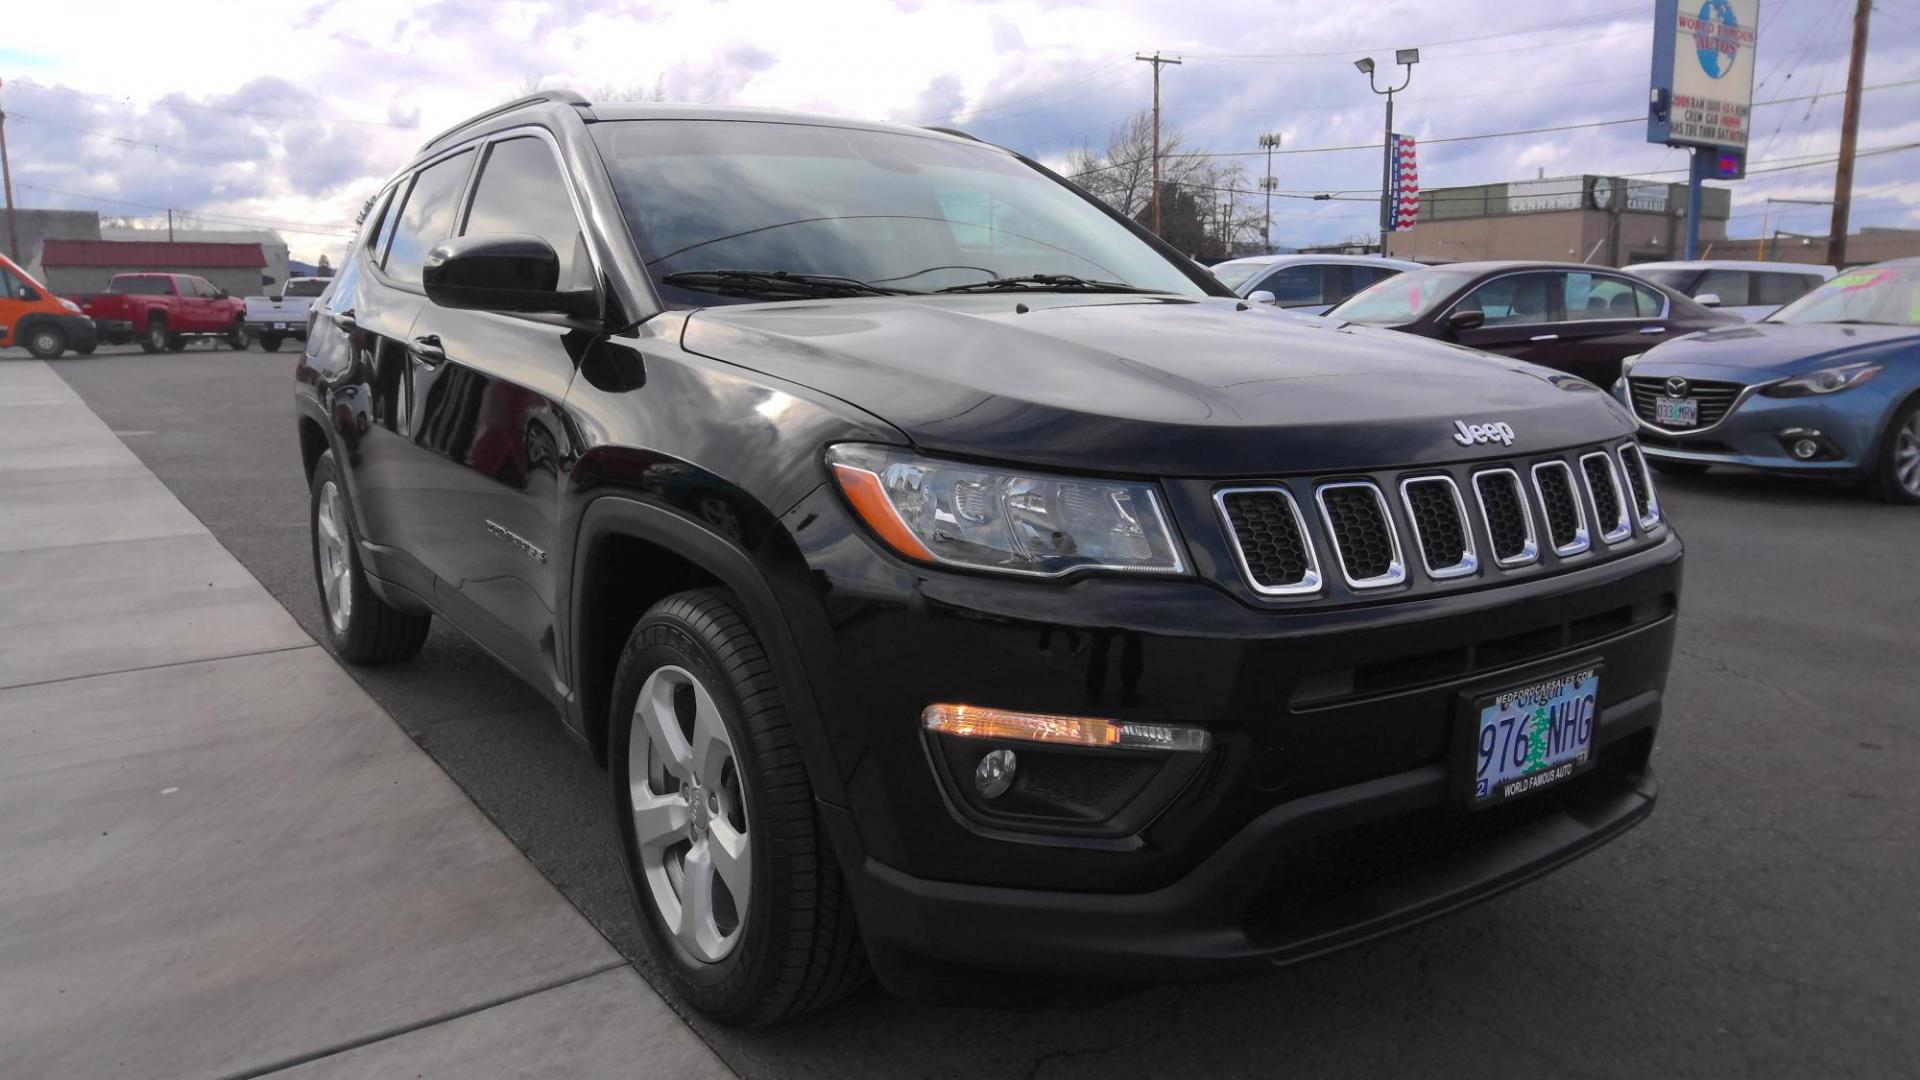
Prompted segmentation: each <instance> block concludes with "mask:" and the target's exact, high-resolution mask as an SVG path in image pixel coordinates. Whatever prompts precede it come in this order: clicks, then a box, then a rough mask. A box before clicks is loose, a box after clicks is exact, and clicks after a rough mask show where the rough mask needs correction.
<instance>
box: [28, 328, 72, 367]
mask: <svg viewBox="0 0 1920 1080" xmlns="http://www.w3.org/2000/svg"><path fill="white" fill-rule="evenodd" d="M27 351H28V352H30V353H32V354H33V355H34V356H35V357H36V358H38V359H41V360H58V359H59V358H60V354H61V353H63V352H66V351H67V335H65V334H63V333H61V332H60V328H59V327H57V326H46V325H38V326H35V327H34V328H33V329H31V330H28V331H27Z"/></svg>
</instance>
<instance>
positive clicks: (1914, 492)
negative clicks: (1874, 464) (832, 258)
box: [1874, 397, 1920, 503]
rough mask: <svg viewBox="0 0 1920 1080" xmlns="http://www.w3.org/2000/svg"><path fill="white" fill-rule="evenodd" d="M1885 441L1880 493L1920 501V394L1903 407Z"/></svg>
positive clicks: (1877, 485) (1890, 499) (1899, 500)
mask: <svg viewBox="0 0 1920 1080" xmlns="http://www.w3.org/2000/svg"><path fill="white" fill-rule="evenodd" d="M1881 441H1882V443H1883V445H1882V446H1881V448H1880V467H1879V468H1878V469H1877V470H1876V471H1875V475H1874V487H1875V488H1876V489H1877V491H1876V494H1878V495H1879V496H1880V497H1881V498H1882V499H1885V500H1886V501H1888V502H1893V503H1920V397H1915V398H1912V399H1911V400H1909V401H1908V402H1907V403H1906V404H1905V405H1902V406H1900V409H1899V411H1898V412H1896V413H1894V414H1893V422H1892V423H1891V424H1888V425H1887V437H1886V438H1885V439H1883V440H1881Z"/></svg>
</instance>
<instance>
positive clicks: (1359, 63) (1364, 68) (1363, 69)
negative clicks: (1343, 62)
mask: <svg viewBox="0 0 1920 1080" xmlns="http://www.w3.org/2000/svg"><path fill="white" fill-rule="evenodd" d="M1353 66H1354V67H1357V68H1359V69H1360V74H1362V75H1371V74H1373V57H1371V56H1366V57H1362V58H1360V59H1358V60H1355V61H1354V62H1353Z"/></svg>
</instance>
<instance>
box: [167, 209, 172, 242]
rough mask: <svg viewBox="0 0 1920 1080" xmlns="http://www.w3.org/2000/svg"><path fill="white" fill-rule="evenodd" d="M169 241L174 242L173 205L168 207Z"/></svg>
mask: <svg viewBox="0 0 1920 1080" xmlns="http://www.w3.org/2000/svg"><path fill="white" fill-rule="evenodd" d="M167 243H169V244H171V243H173V207H171V206H169V207H167Z"/></svg>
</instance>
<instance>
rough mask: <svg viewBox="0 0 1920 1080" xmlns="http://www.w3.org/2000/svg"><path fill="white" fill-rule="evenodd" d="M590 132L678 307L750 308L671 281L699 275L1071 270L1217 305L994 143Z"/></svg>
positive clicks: (770, 132)
mask: <svg viewBox="0 0 1920 1080" xmlns="http://www.w3.org/2000/svg"><path fill="white" fill-rule="evenodd" d="M593 135H594V140H595V141H596V142H597V143H598V144H599V146H600V152H601V156H602V157H603V158H604V159H605V161H606V163H607V167H608V172H609V173H610V175H611V176H612V179H613V185H614V189H615V191H616V192H617V193H618V195H619V199H620V207H621V209H622V210H623V211H624V212H625V213H626V218H627V225H628V227H629V228H630V229H632V230H633V237H634V242H635V243H636V244H637V245H638V246H639V248H640V251H641V254H642V256H643V257H644V258H645V259H646V261H647V269H648V271H649V272H650V273H651V274H652V275H653V279H654V284H655V287H656V288H658V289H659V291H660V295H661V296H662V297H663V298H664V299H666V300H667V302H669V303H673V304H680V305H708V304H714V303H725V302H728V301H729V300H730V299H733V300H739V299H748V300H750V299H752V297H744V298H742V297H725V296H720V295H717V294H715V293H714V292H712V291H707V290H696V289H693V288H690V287H682V286H679V285H670V284H665V283H663V282H662V281H661V279H662V278H664V277H665V276H666V275H668V274H673V273H684V272H687V271H700V270H762V271H771V270H780V271H787V272H789V273H804V274H827V275H835V276H838V277H845V278H853V279H854V280H856V281H862V282H867V283H870V284H874V285H880V286H884V287H887V288H892V289H910V290H914V291H932V290H934V289H940V288H950V287H953V286H957V285H970V284H975V283H978V282H983V281H988V280H990V279H993V278H1001V277H1012V276H1022V275H1031V274H1070V275H1073V276H1075V277H1080V278H1088V279H1096V280H1100V281H1109V282H1119V283H1122V284H1125V285H1129V286H1133V287H1135V288H1138V289H1145V290H1151V291H1155V292H1167V293H1176V294H1179V295H1182V296H1202V295H1206V293H1205V290H1203V289H1202V288H1201V287H1200V286H1199V285H1197V284H1196V283H1195V282H1194V281H1193V279H1191V278H1189V277H1187V275H1186V274H1185V273H1183V272H1181V271H1180V269H1179V268H1177V267H1176V266H1174V265H1173V264H1172V263H1171V262H1169V261H1168V260H1167V259H1165V258H1163V257H1162V256H1161V255H1160V254H1159V253H1158V252H1156V251H1155V250H1154V249H1153V248H1151V247H1149V246H1148V245H1147V244H1146V242H1144V241H1143V240H1141V239H1140V238H1139V237H1137V236H1135V235H1134V234H1133V233H1132V232H1130V231H1129V230H1127V229H1126V228H1125V227H1124V226H1122V225H1120V224H1119V223H1118V222H1116V221H1114V220H1113V219H1112V218H1110V217H1108V216H1107V215H1106V214H1105V213H1104V212H1103V211H1101V210H1100V209H1099V208H1098V207H1096V206H1094V205H1092V204H1091V203H1089V202H1087V201H1086V200H1085V199H1083V198H1081V197H1080V196H1079V195H1078V194H1076V193H1075V192H1074V191H1073V189H1071V188H1069V187H1067V186H1065V185H1063V184H1060V183H1056V182H1055V181H1053V180H1051V179H1049V178H1048V177H1046V176H1045V175H1043V174H1041V173H1039V172H1036V171H1034V170H1033V169H1032V168H1030V167H1028V166H1027V165H1025V164H1023V163H1021V162H1020V161H1019V160H1018V159H1017V158H1015V157H1013V156H1012V155H1011V154H1008V153H1007V152H1005V151H1003V150H997V149H994V148H992V147H989V146H985V145H981V144H975V143H963V142H955V141H953V140H951V139H947V138H935V137H924V138H923V137H920V136H915V135H909V134H903V133H894V132H879V131H858V130H851V129H846V128H835V127H817V126H812V125H803V124H777V123H764V122H760V121H749V122H741V121H711V120H626V121H609V122H602V123H598V124H595V125H593Z"/></svg>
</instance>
